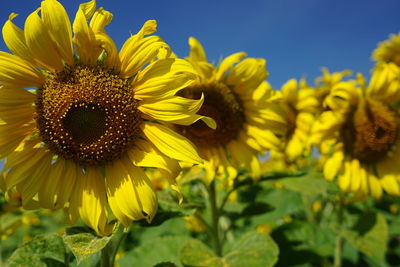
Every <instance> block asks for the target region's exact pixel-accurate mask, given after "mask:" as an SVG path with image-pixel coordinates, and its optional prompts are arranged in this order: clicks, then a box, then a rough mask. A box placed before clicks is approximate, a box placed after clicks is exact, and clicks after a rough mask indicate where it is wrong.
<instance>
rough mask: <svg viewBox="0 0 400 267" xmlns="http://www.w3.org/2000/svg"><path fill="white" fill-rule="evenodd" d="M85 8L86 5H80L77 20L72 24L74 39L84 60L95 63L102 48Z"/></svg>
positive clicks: (77, 49) (87, 62)
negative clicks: (90, 24)
mask: <svg viewBox="0 0 400 267" xmlns="http://www.w3.org/2000/svg"><path fill="white" fill-rule="evenodd" d="M83 8H84V7H82V5H80V6H79V9H78V11H77V12H76V15H75V20H74V23H73V25H72V26H73V29H74V39H73V41H74V44H75V47H76V51H77V53H78V55H79V57H80V59H81V60H82V62H84V63H86V64H94V63H95V62H96V61H97V59H98V57H99V55H100V53H101V51H102V48H101V47H100V46H99V45H98V43H97V42H96V36H95V34H94V32H93V30H92V28H90V27H89V25H88V23H87V19H88V17H86V15H85V11H84V10H83Z"/></svg>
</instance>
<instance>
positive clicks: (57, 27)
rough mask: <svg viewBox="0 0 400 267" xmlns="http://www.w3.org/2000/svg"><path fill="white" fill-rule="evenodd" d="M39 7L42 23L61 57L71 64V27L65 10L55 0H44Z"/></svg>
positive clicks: (72, 52) (72, 56)
mask: <svg viewBox="0 0 400 267" xmlns="http://www.w3.org/2000/svg"><path fill="white" fill-rule="evenodd" d="M41 7H42V9H41V11H42V20H43V23H44V24H45V25H46V28H47V29H48V30H49V33H50V35H51V36H52V37H53V38H52V39H53V40H54V41H55V42H56V43H57V47H58V48H59V53H60V56H61V58H62V59H63V60H64V61H65V62H66V63H68V64H69V65H72V64H73V63H74V51H73V49H72V29H71V22H70V20H69V18H68V14H67V12H66V11H65V9H64V7H63V6H62V5H61V4H60V3H59V2H57V1H56V0H44V1H42V5H41Z"/></svg>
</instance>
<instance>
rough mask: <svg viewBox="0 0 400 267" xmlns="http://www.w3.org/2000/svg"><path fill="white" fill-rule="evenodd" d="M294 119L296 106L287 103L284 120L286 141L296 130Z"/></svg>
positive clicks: (295, 117)
mask: <svg viewBox="0 0 400 267" xmlns="http://www.w3.org/2000/svg"><path fill="white" fill-rule="evenodd" d="M296 119H297V111H296V108H295V107H293V106H292V105H290V104H288V105H287V109H286V122H287V130H286V136H285V138H286V141H289V140H290V139H291V138H292V136H293V134H294V132H295V130H296Z"/></svg>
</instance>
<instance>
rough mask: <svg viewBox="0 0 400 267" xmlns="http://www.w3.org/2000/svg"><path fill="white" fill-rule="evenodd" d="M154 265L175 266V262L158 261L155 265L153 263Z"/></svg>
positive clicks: (155, 266) (156, 266)
mask: <svg viewBox="0 0 400 267" xmlns="http://www.w3.org/2000/svg"><path fill="white" fill-rule="evenodd" d="M154 267H177V266H176V265H175V264H173V263H172V262H160V263H158V264H156V265H154Z"/></svg>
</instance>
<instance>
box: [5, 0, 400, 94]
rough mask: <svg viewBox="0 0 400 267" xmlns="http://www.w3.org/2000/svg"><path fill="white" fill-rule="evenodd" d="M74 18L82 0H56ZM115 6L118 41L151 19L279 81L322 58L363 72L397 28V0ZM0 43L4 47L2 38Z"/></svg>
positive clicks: (17, 2)
mask: <svg viewBox="0 0 400 267" xmlns="http://www.w3.org/2000/svg"><path fill="white" fill-rule="evenodd" d="M61 3H62V4H63V5H64V6H65V7H66V9H67V11H68V13H69V15H70V19H71V21H72V20H73V18H74V17H75V12H76V10H77V8H78V5H79V3H81V1H77V0H61ZM39 4H40V1H39V0H13V1H11V0H2V1H1V4H0V6H1V8H0V18H1V21H2V23H4V22H5V21H6V20H7V18H8V15H9V14H10V13H11V12H15V13H18V14H20V16H19V17H17V18H16V19H15V20H14V21H15V22H16V24H17V25H19V26H22V25H23V23H24V20H25V18H26V16H27V15H28V14H29V13H30V12H32V11H33V10H35V9H36V8H37V7H38V6H39ZM98 6H103V7H105V9H106V10H109V11H111V12H112V13H113V14H114V20H113V22H112V23H111V25H109V26H108V28H107V30H108V33H109V35H110V36H111V37H112V38H113V39H114V40H115V42H116V43H117V45H118V46H119V47H120V46H121V45H122V44H123V42H124V40H125V39H126V38H128V37H129V35H130V32H132V33H135V32H136V31H137V30H138V29H140V27H141V25H142V24H143V23H144V22H145V21H146V20H148V19H156V20H157V21H158V25H159V26H158V35H160V36H161V37H163V38H164V39H165V40H166V41H167V42H168V43H169V44H170V46H171V47H172V48H173V50H174V51H175V53H176V54H177V55H178V56H180V57H184V56H186V55H187V54H188V44H187V39H188V37H189V36H194V37H196V38H198V39H199V40H200V41H201V42H202V43H203V45H204V47H205V49H206V53H207V55H208V59H209V60H210V61H214V62H218V61H219V59H220V58H221V57H225V56H227V55H230V54H231V53H234V52H239V51H245V52H247V53H248V55H249V56H252V57H263V58H265V59H267V64H268V65H267V68H268V70H269V72H270V76H269V78H268V80H269V81H270V82H271V83H272V85H273V87H274V88H279V87H280V86H281V85H282V84H283V83H284V82H285V81H286V80H288V79H290V78H300V77H302V76H303V75H306V77H307V80H308V81H309V82H313V80H314V78H315V77H316V76H318V75H320V68H321V67H322V66H326V67H328V68H329V69H330V70H331V71H339V70H342V69H351V70H353V71H355V72H362V73H364V74H368V73H369V70H370V68H371V67H372V62H371V60H370V55H371V52H372V50H373V49H374V48H375V47H376V44H377V43H378V42H379V41H382V40H385V39H387V37H388V35H389V34H390V33H398V32H399V31H400V16H399V11H400V0H273V1H272V0H264V1H254V0H248V1H244V0H240V1H233V0H229V1H228V0H197V1H194V0H168V1H167V0H159V1H133V0H130V1H122V0H113V1H111V0H108V1H107V0H99V1H98ZM0 50H3V51H7V48H6V47H5V45H4V42H3V41H1V43H0Z"/></svg>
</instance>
